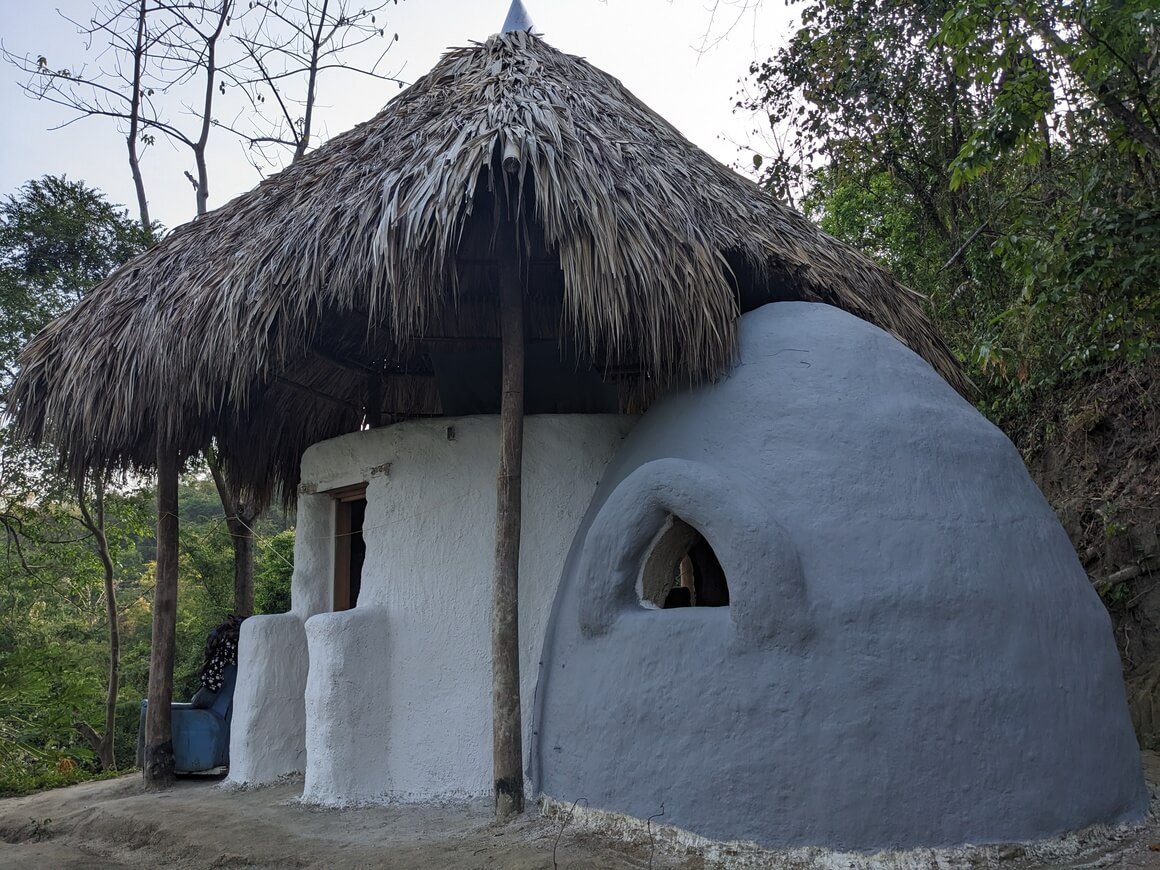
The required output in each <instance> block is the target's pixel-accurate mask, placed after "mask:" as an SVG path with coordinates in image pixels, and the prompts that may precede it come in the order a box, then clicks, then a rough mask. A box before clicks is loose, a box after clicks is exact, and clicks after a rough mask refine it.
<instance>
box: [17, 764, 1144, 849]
mask: <svg viewBox="0 0 1160 870" xmlns="http://www.w3.org/2000/svg"><path fill="white" fill-rule="evenodd" d="M1144 763H1145V770H1146V771H1147V773H1148V778H1149V782H1150V783H1151V784H1152V787H1153V796H1154V799H1153V812H1152V814H1151V815H1150V817H1149V818H1148V819H1147V820H1146V821H1145V822H1144V823H1142V824H1140V825H1137V826H1133V827H1131V828H1118V829H1093V830H1090V831H1087V832H1085V833H1083V834H1081V835H1072V836H1069V837H1062V838H1060V839H1059V840H1058V841H1052V842H1049V843H1041V844H1037V845H1034V846H1021V845H1007V846H991V847H987V848H984V849H958V850H945V851H939V852H935V851H930V850H921V851H915V852H904V853H884V854H879V855H874V856H866V855H852V854H835V853H832V852H824V851H822V850H814V849H799V850H793V851H792V852H781V853H770V852H761V851H758V850H753V849H747V848H745V847H739V846H719V845H718V846H709V845H708V844H705V843H704V842H701V843H697V842H695V839H696V838H690V837H688V836H687V835H681V834H680V833H676V832H673V831H671V830H670V831H668V832H665V831H663V830H662V831H661V832H660V833H656V834H655V835H654V832H653V831H652V830H651V829H650V830H649V831H648V832H646V831H645V830H644V829H643V827H636V828H635V829H634V828H633V826H632V825H628V826H625V825H623V824H621V825H618V824H616V823H615V821H614V822H613V825H612V827H613V829H614V830H615V833H612V834H598V833H595V832H594V830H593V826H594V825H598V824H603V823H607V822H608V819H604V820H603V821H601V820H600V819H598V818H596V817H593V816H583V815H582V814H577V815H573V816H572V817H571V818H569V819H568V824H566V825H562V824H561V821H560V820H559V819H553V818H545V817H542V816H541V815H540V814H539V812H538V810H536V811H534V812H532V813H529V814H528V815H526V816H524V817H522V818H521V819H519V820H517V821H516V822H514V823H512V824H510V825H506V826H502V827H500V826H496V825H495V824H494V823H492V821H491V819H490V807H489V806H488V805H487V804H479V803H477V804H471V805H464V804H453V805H446V806H434V807H433V806H421V807H419V806H394V807H375V808H364V809H345V810H328V809H319V808H315V807H309V806H305V805H303V804H302V803H300V802H299V801H298V799H297V798H298V795H299V794H301V788H302V787H301V783H300V782H296V783H295V782H291V783H286V784H284V785H278V786H274V787H271V788H265V789H254V790H244V791H229V790H226V789H223V788H221V787H220V782H219V781H217V780H207V779H197V778H191V779H183V780H181V781H180V782H179V784H178V786H177V787H176V788H174V789H172V790H171V791H168V792H164V793H161V794H147V793H143V792H142V789H141V785H140V777H139V774H136V775H130V776H125V777H122V778H121V779H114V780H106V781H102V782H91V783H85V784H82V785H77V786H72V787H70V788H63V789H57V790H54V791H47V792H41V793H39V794H35V795H30V796H26V797H20V798H8V799H6V800H2V801H0V868H20V870H25V868H40V867H45V868H60V870H82V868H83V870H90V868H140V867H149V868H154V867H167V868H175V870H178V868H233V867H268V868H299V867H302V868H306V867H317V868H323V867H325V868H354V867H382V868H427V867H433V868H444V867H447V868H512V870H525V868H527V870H531V868H536V870H540V868H553V867H559V868H564V867H567V868H576V870H579V868H637V870H641V868H650V867H651V868H657V870H660V868H689V870H695V868H706V867H745V868H756V867H769V868H793V870H806V868H826V870H838V868H843V870H845V868H855V870H863V868H898V870H903V868H905V870H919V868H923V870H926V868H956V867H964V868H965V867H971V868H981V867H997V868H1004V870H1028V868H1033V867H1068V868H1097V867H1101V868H1102V867H1156V868H1160V818H1158V817H1157V813H1156V810H1157V808H1158V807H1160V801H1158V800H1157V798H1160V788H1157V786H1158V785H1160V755H1156V754H1153V753H1145V754H1144ZM621 818H622V817H621ZM1154 850H1155V851H1154Z"/></svg>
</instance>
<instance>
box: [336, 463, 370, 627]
mask: <svg viewBox="0 0 1160 870" xmlns="http://www.w3.org/2000/svg"><path fill="white" fill-rule="evenodd" d="M334 498H335V502H334V609H335V610H349V609H350V608H352V607H354V606H356V605H357V604H358V595H359V592H360V591H361V590H362V570H363V563H364V562H365V561H366V554H367V545H366V541H365V540H364V539H363V522H364V520H365V519H366V514H367V499H366V486H365V485H362V486H358V487H351V488H349V489H347V490H344V491H342V492H338V493H335V494H334Z"/></svg>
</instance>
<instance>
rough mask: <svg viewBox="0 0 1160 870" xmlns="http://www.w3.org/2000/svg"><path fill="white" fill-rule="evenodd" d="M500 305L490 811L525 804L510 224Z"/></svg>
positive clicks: (519, 376)
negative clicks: (492, 795)
mask: <svg viewBox="0 0 1160 870" xmlns="http://www.w3.org/2000/svg"><path fill="white" fill-rule="evenodd" d="M499 245H500V248H499V305H500V335H501V336H502V348H503V351H502V352H503V367H502V378H503V380H502V387H501V400H500V436H499V438H500V454H499V476H498V478H497V480H496V512H495V575H494V586H493V595H492V613H491V675H492V696H491V698H492V759H493V773H494V781H495V816H496V819H497V820H499V821H505V820H507V819H509V818H511V817H512V816H514V815H518V814H519V813H522V812H523V811H524V767H523V740H522V731H523V726H522V723H521V718H520V629H519V570H520V515H521V501H520V491H521V487H520V470H521V465H522V464H523V450H524V311H523V308H524V305H523V282H522V280H521V277H520V260H519V250H518V248H517V237H516V230H515V225H514V223H512V222H511V221H510V220H507V221H505V222H504V224H503V226H502V227H501V231H500V233H499Z"/></svg>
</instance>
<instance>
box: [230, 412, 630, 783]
mask: <svg viewBox="0 0 1160 870" xmlns="http://www.w3.org/2000/svg"><path fill="white" fill-rule="evenodd" d="M636 419H637V418H636V417H630V416H621V415H544V416H532V417H529V418H528V419H527V420H526V425H525V434H524V442H525V443H524V466H523V512H524V522H523V534H522V547H521V552H520V602H519V607H520V676H521V691H522V697H523V711H524V718H523V722H524V731H525V743H524V745H525V747H526V746H527V745H528V738H529V737H530V734H529V730H530V723H531V708H532V703H533V699H534V698H535V682H536V675H537V670H538V664H539V656H540V651H541V649H542V647H543V637H544V629H545V626H546V624H547V620H548V615H549V612H550V610H551V606H552V601H553V600H554V598H555V594H556V586H557V584H558V582H559V578H560V575H561V572H562V570H563V565H564V559H565V557H566V555H567V552H568V547H569V545H570V543H571V541H572V539H573V537H574V536H575V534H576V529H577V528H578V526H579V524H580V520H581V518H582V517H583V515H584V511H585V509H586V508H587V506H588V503H589V500H590V499H591V496H592V493H593V492H594V491H595V489H596V486H597V484H598V483H599V480H600V477H601V475H602V474H603V473H604V469H605V467H606V466H607V464H608V461H609V459H610V458H611V457H612V455H613V454H614V453H615V451H616V449H617V448H618V447H619V446H620V444H621V442H622V439H623V438H624V436H625V434H626V433H627V432H628V431H629V430H630V429H631V428H632V426H633V425H634V423H635V422H636ZM498 462H499V418H498V417H495V416H485V417H465V418H457V419H439V420H419V421H412V422H408V423H401V424H398V425H395V426H389V427H384V428H382V429H375V430H370V431H365V432H357V433H353V434H351V435H347V436H344V437H342V438H336V439H333V440H331V441H325V442H322V443H320V444H316V445H314V446H313V447H311V448H310V449H309V450H308V451H307V452H306V455H305V456H304V457H303V462H302V479H303V493H302V495H301V496H300V499H299V513H298V533H297V536H296V540H295V552H294V557H295V567H294V577H293V582H292V592H291V601H292V605H293V609H292V613H291V614H288V615H285V616H280V617H276V618H275V617H255V618H254V619H252V620H247V621H246V623H245V628H247V629H248V628H250V624H251V623H252V622H253V623H255V625H254V628H253V630H252V633H253V634H254V635H255V637H254V640H255V642H253V643H247V641H246V638H243V643H242V647H241V650H240V656H241V658H240V664H241V666H240V669H241V670H242V671H243V672H245V671H247V670H248V669H249V670H250V671H251V676H250V677H249V678H248V679H247V681H246V683H245V687H244V691H243V686H242V684H241V683H239V695H241V697H235V704H237V705H238V709H239V710H242V711H245V712H244V713H243V715H242V716H240V717H238V716H236V718H235V722H239V721H240V722H241V723H242V725H241V728H238V729H237V731H238V733H235V735H234V737H233V740H232V741H231V752H234V753H236V754H235V766H236V767H237V768H238V770H239V775H238V776H237V777H234V776H233V774H231V779H233V780H235V781H237V782H246V783H257V782H265V781H269V779H270V778H271V775H272V774H273V773H274V772H275V771H277V772H279V773H280V772H282V771H283V769H284V768H286V767H287V766H288V765H291V764H293V763H295V762H296V763H297V764H298V767H297V769H298V770H304V772H305V779H306V786H305V792H304V795H303V797H304V799H306V800H307V801H310V802H314V803H319V804H325V805H330V806H342V805H349V804H361V803H376V802H381V801H390V800H403V801H428V800H446V799H453V798H469V797H478V796H482V795H490V794H491V792H492V762H491V622H490V620H491V583H492V579H491V574H492V565H493V560H494V547H495V505H496V497H495V478H496V472H497V470H498ZM361 482H365V483H366V484H367V493H366V495H367V510H366V518H365V522H364V526H363V539H364V541H365V543H366V558H365V561H364V563H363V569H362V588H361V591H360V593H359V599H358V606H357V607H355V608H354V609H353V610H349V611H345V612H342V613H330V612H329V611H330V610H331V609H332V608H333V583H334V534H335V526H334V501H333V499H332V498H331V497H330V496H328V495H326V494H325V491H326V490H332V489H337V488H341V487H346V486H350V485H353V484H358V483H361ZM270 619H277V620H281V622H278V623H276V624H274V623H266V622H264V620H270ZM303 624H304V626H305V628H304V629H303V627H302V626H303ZM295 625H297V628H295ZM259 628H262V629H263V630H262V631H258V629H259ZM259 635H261V636H260V637H259ZM307 646H308V647H309V651H308V653H307ZM287 656H288V657H292V658H293V659H294V661H295V662H296V663H298V665H299V667H298V668H296V669H295V668H288V667H287V666H286V664H285V660H284V658H283V657H287ZM307 664H308V673H307ZM279 669H281V670H279ZM291 671H292V672H293V676H294V677H295V678H296V679H297V683H296V685H297V687H298V688H297V697H296V699H295V701H294V703H292V704H282V703H281V698H282V695H283V693H282V692H281V690H280V689H279V690H276V691H274V690H268V689H267V688H266V686H267V680H269V679H272V678H273V677H274V676H276V674H277V673H282V672H287V673H289V672H291ZM289 682H290V681H287V680H281V682H279V685H282V684H283V683H286V684H287V685H288V684H289ZM274 701H277V702H278V706H277V710H276V718H275V716H274V715H272V714H273V713H274V712H275V708H274V707H273V706H272V703H273V702H274ZM287 707H292V708H293V709H286V708H287ZM262 711H267V713H266V714H265V715H263V712H262ZM282 731H288V732H290V735H291V736H285V735H283V734H282V733H281V732H282ZM275 734H277V735H278V738H277V739H273V735H275ZM290 744H293V745H290Z"/></svg>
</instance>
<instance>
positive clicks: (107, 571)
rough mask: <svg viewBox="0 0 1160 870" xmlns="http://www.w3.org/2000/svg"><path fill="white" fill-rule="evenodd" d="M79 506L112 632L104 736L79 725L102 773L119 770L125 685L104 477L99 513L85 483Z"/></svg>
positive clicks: (96, 495)
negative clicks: (118, 744)
mask: <svg viewBox="0 0 1160 870" xmlns="http://www.w3.org/2000/svg"><path fill="white" fill-rule="evenodd" d="M77 506H78V507H79V508H80V512H81V524H82V525H84V527H85V528H86V529H88V530H89V532H90V533H91V534H92V536H93V541H94V542H95V543H96V547H97V556H98V558H100V560H101V568H102V571H103V573H104V578H103V579H104V587H105V619H106V620H107V621H108V628H109V680H108V684H107V686H106V691H105V729H104V732H103V733H102V734H97V732H96V731H94V730H93V729H92V728H91V727H90V726H89V724H88V723H87V722H78V723H77V724H76V728H77V730H78V731H79V732H80V733H81V734H82V735H83V736H84V738H85V740H87V741H88V743H89V746H90V747H92V750H93V752H95V753H96V754H97V760H98V761H99V762H100V764H101V770H116V769H117V758H116V754H115V752H114V737H115V735H116V726H117V694H118V692H119V690H120V681H121V630H120V617H119V616H118V614H117V589H116V586H115V584H114V580H115V579H116V571H115V568H114V565H113V556H112V554H111V553H110V552H109V539H108V537H107V536H106V535H105V479H104V477H103V476H102V475H101V474H100V473H97V474H96V475H95V478H94V481H93V507H94V509H95V513H94V512H93V511H90V510H89V506H88V501H87V498H86V495H85V487H84V483H83V481H82V482H81V484H80V485H78V486H77Z"/></svg>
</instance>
